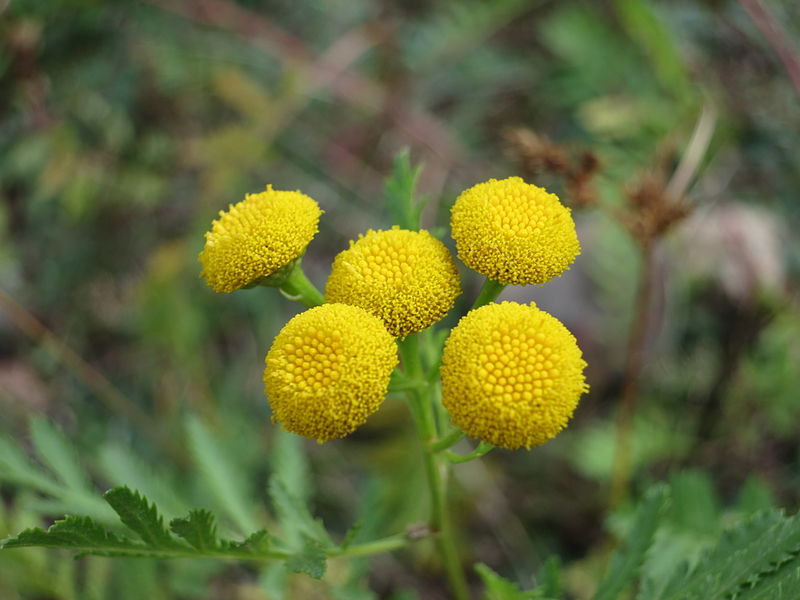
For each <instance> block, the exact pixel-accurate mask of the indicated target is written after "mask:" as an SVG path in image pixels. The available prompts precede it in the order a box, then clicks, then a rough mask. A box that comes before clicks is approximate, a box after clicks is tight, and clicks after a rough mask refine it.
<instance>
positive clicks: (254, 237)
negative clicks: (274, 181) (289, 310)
mask: <svg viewBox="0 0 800 600" xmlns="http://www.w3.org/2000/svg"><path fill="white" fill-rule="evenodd" d="M321 214H322V211H321V210H320V208H319V205H318V204H317V203H316V202H315V201H314V200H312V199H311V198H309V197H308V196H306V195H305V194H303V193H301V192H285V191H279V190H273V189H272V186H271V185H268V186H267V189H266V190H265V191H263V192H261V193H259V194H247V196H246V197H245V199H244V200H242V201H241V202H238V203H237V204H232V205H230V206H229V207H228V210H227V211H220V213H219V219H216V220H215V221H214V222H213V223H212V224H211V231H209V232H207V233H206V245H205V247H204V248H203V251H202V252H200V256H199V260H200V262H201V263H202V264H203V270H202V272H201V275H202V276H203V277H204V278H205V280H206V282H208V285H209V286H211V287H212V288H214V291H216V292H233V291H236V290H238V289H240V288H243V287H244V286H246V285H248V284H250V283H253V282H254V281H256V280H258V279H261V278H262V277H267V276H269V275H272V274H273V273H275V272H276V271H278V270H279V269H281V268H282V267H285V266H287V265H288V264H289V263H291V262H292V261H293V260H294V259H296V258H297V257H299V256H300V255H301V254H302V253H303V251H304V250H305V248H306V246H308V244H309V242H310V241H311V240H312V238H313V237H314V236H315V235H316V233H317V224H318V223H319V217H320V215H321Z"/></svg>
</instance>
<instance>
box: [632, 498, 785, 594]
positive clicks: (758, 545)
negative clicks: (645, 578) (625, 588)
mask: <svg viewBox="0 0 800 600" xmlns="http://www.w3.org/2000/svg"><path fill="white" fill-rule="evenodd" d="M798 553H800V518H798V517H797V516H794V517H789V518H787V517H785V516H784V515H783V514H782V513H780V512H778V511H766V512H762V513H758V514H756V515H755V516H753V517H752V518H750V519H747V520H746V521H744V522H742V523H739V524H738V525H736V526H735V527H733V528H732V529H729V530H728V531H726V532H724V533H723V535H722V537H721V538H720V540H719V542H718V543H717V544H716V546H714V547H713V548H711V549H710V550H708V551H707V552H706V553H705V554H704V555H703V556H702V557H701V558H700V560H699V561H698V563H697V565H696V566H695V567H694V568H693V569H690V568H688V567H687V566H686V565H683V566H681V567H680V568H679V569H677V570H676V571H675V572H674V573H673V574H672V576H671V577H670V579H669V580H668V582H667V583H666V585H664V586H663V587H661V586H658V585H654V586H650V588H651V589H657V590H659V591H658V592H657V593H653V592H651V593H642V594H640V595H639V600H713V599H716V598H720V599H722V598H728V597H731V596H733V595H735V594H736V593H737V592H738V590H739V589H740V588H742V589H744V588H748V587H751V586H754V585H756V584H757V583H758V581H759V580H760V579H762V578H763V579H766V578H767V576H768V575H769V574H770V573H772V572H774V571H775V570H776V568H777V567H779V566H780V565H782V564H783V563H785V562H787V561H789V560H791V559H794V558H795V555H797V554H798Z"/></svg>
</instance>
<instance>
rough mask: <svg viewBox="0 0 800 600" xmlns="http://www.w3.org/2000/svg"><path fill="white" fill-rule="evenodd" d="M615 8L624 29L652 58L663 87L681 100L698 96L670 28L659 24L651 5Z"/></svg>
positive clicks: (621, 0)
mask: <svg viewBox="0 0 800 600" xmlns="http://www.w3.org/2000/svg"><path fill="white" fill-rule="evenodd" d="M615 6H616V9H617V14H618V15H619V18H620V20H621V21H622V25H623V27H624V28H625V29H626V31H627V32H628V34H629V35H630V36H631V37H632V38H633V39H634V40H635V41H636V42H637V43H638V44H639V45H640V46H641V47H642V49H643V50H644V51H645V53H646V54H647V55H648V58H649V59H650V62H651V64H652V65H653V68H654V71H655V73H656V75H657V76H658V78H659V79H661V83H662V85H663V86H664V87H665V88H666V89H667V90H668V91H670V92H671V93H673V94H674V95H675V96H676V97H677V98H678V99H679V100H687V99H691V98H692V97H694V96H696V92H695V91H694V86H693V85H692V84H691V82H690V81H689V78H688V77H687V75H686V71H685V69H684V66H683V61H682V60H681V58H680V56H679V55H678V52H677V50H676V47H675V43H674V40H673V39H672V35H671V33H670V31H669V28H668V27H667V26H666V24H663V23H662V22H661V21H660V20H659V18H658V16H657V15H656V14H655V13H654V11H653V9H652V8H651V7H650V6H649V2H647V1H646V0H616V1H615Z"/></svg>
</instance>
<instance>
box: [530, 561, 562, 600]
mask: <svg viewBox="0 0 800 600" xmlns="http://www.w3.org/2000/svg"><path fill="white" fill-rule="evenodd" d="M536 581H537V583H538V585H537V586H536V591H538V592H541V594H542V595H543V596H546V597H548V598H560V597H561V595H562V593H563V585H562V583H561V559H560V558H558V556H556V555H553V556H551V557H550V558H548V559H547V560H546V561H545V562H544V564H543V565H542V567H541V568H540V569H539V573H538V574H537V576H536Z"/></svg>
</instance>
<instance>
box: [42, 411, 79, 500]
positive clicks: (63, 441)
mask: <svg viewBox="0 0 800 600" xmlns="http://www.w3.org/2000/svg"><path fill="white" fill-rule="evenodd" d="M30 431H31V439H32V440H33V444H34V446H35V447H36V452H37V453H38V454H39V457H40V458H41V459H42V462H44V464H45V465H47V467H49V469H50V470H51V471H52V472H53V474H54V475H55V476H56V477H58V478H59V479H60V480H61V481H63V482H64V484H65V485H66V486H67V487H68V488H71V489H74V490H81V491H87V490H90V489H91V485H90V484H89V479H88V477H87V476H86V472H85V471H84V469H83V468H82V467H81V464H80V461H79V459H78V454H77V452H76V451H75V448H74V447H73V445H72V444H71V443H70V442H69V440H68V439H67V438H66V437H64V434H63V433H61V432H60V431H59V430H58V429H56V428H55V427H53V425H51V424H50V423H49V422H48V421H46V420H45V419H33V420H31V423H30Z"/></svg>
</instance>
